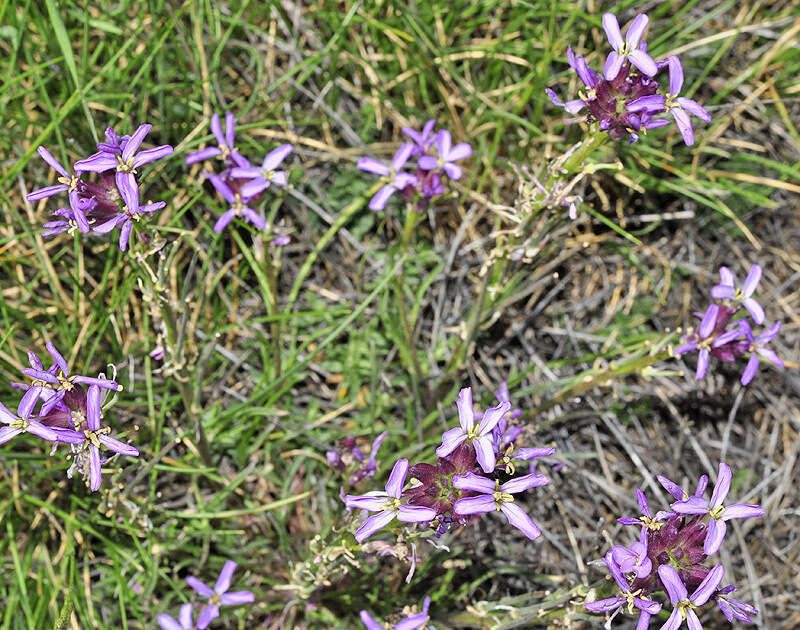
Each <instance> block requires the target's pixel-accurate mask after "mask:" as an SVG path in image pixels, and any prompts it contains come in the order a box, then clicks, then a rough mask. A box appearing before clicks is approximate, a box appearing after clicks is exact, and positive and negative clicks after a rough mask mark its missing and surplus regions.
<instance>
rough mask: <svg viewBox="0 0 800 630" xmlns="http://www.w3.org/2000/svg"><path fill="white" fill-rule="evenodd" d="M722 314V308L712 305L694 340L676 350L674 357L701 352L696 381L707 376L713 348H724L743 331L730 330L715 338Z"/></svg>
mask: <svg viewBox="0 0 800 630" xmlns="http://www.w3.org/2000/svg"><path fill="white" fill-rule="evenodd" d="M719 313H720V307H719V305H717V304H711V305H710V306H709V307H708V309H707V310H706V312H705V314H704V315H703V318H702V320H701V321H700V326H698V328H697V332H696V333H695V334H694V335H693V338H692V339H691V340H690V341H689V342H688V343H685V344H684V345H682V346H680V347H678V348H675V350H674V351H673V354H674V355H676V356H677V355H680V354H684V353H685V352H691V351H692V350H699V352H698V354H697V370H696V371H695V374H694V378H695V380H698V381H699V380H700V379H701V378H703V377H704V376H705V375H706V371H707V370H708V360H709V357H710V356H711V349H712V348H719V347H721V346H724V345H726V344H728V343H730V342H731V341H733V340H734V339H736V338H737V337H738V336H739V335H740V334H741V331H740V330H739V329H738V328H734V329H733V330H728V331H726V332H724V333H722V334H721V335H719V336H713V333H714V330H715V329H716V326H717V316H718V315H719Z"/></svg>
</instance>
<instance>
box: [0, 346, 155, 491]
mask: <svg viewBox="0 0 800 630" xmlns="http://www.w3.org/2000/svg"><path fill="white" fill-rule="evenodd" d="M46 347H47V351H48V353H49V354H50V356H51V357H52V358H53V365H52V366H50V367H49V368H47V369H45V368H44V365H42V362H41V360H40V359H39V357H38V356H37V355H36V353H34V352H32V351H30V350H29V351H28V361H29V363H30V368H25V369H24V370H22V373H23V374H24V375H25V376H27V377H28V378H30V379H31V380H32V382H31V384H30V385H28V384H25V383H11V386H12V387H14V388H15V389H18V390H21V391H24V392H25V393H24V394H23V396H22V399H21V400H20V402H19V405H17V413H16V414H14V413H12V412H11V411H9V410H8V409H7V408H6V407H5V406H4V405H2V404H0V422H2V423H3V424H4V425H5V426H1V427H0V444H4V443H5V442H8V441H9V440H11V439H12V438H14V437H16V436H17V435H20V434H21V433H30V434H32V435H35V436H36V437H38V438H40V439H43V440H46V441H48V442H52V444H53V453H55V450H56V449H57V447H58V446H59V445H61V444H65V445H69V448H70V452H71V456H72V458H73V463H72V466H70V468H69V470H68V471H67V476H68V477H70V478H72V475H73V474H74V473H75V472H76V471H77V472H78V473H80V474H81V475H82V476H83V477H84V478H85V479H86V480H87V482H88V485H89V487H90V488H91V490H92V491H93V492H94V491H97V490H99V489H100V485H101V483H102V478H101V467H102V464H103V463H104V462H106V461H108V458H101V456H100V455H101V448H104V449H106V450H109V451H113V452H114V453H119V454H120V455H127V456H128V457H136V456H138V455H139V451H138V450H136V449H135V448H134V447H132V446H130V445H128V444H125V443H124V442H120V441H119V440H117V439H115V438H112V437H111V436H110V435H109V433H111V428H110V427H108V426H102V423H101V421H102V418H103V411H102V399H103V397H104V396H103V395H102V394H101V389H102V390H103V391H104V392H107V391H109V390H110V391H119V390H121V389H122V387H120V386H119V385H118V384H117V383H116V382H115V381H113V380H110V379H107V378H105V377H103V376H102V375H101V376H99V377H97V378H95V377H90V376H81V375H79V374H70V370H69V366H68V365H67V362H66V360H65V359H64V357H63V356H62V355H61V353H60V352H59V351H58V350H56V348H55V346H54V345H53V344H52V343H48V344H47V346H46ZM84 386H86V387H87V389H84ZM40 402H41V405H39V409H38V411H37V410H36V406H37V404H39V403H40Z"/></svg>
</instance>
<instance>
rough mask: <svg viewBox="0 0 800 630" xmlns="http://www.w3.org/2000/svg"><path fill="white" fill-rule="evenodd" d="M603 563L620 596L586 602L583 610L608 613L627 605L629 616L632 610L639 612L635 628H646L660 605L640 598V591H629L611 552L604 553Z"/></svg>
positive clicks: (659, 609)
mask: <svg viewBox="0 0 800 630" xmlns="http://www.w3.org/2000/svg"><path fill="white" fill-rule="evenodd" d="M603 561H604V562H605V563H606V566H607V567H608V570H609V571H610V572H611V577H613V578H614V582H616V583H617V586H618V587H619V590H620V594H619V595H617V596H616V597H609V598H608V599H601V600H598V601H596V602H586V603H585V604H584V605H583V606H584V608H586V609H587V610H591V611H592V612H608V611H611V610H616V609H617V608H620V607H622V606H625V605H626V604H627V606H628V613H629V614H633V609H634V608H638V609H639V611H640V614H639V623H638V624H637V625H636V628H637V629H640V628H647V626H648V623H649V621H650V616H651V615H657V614H658V613H659V612H661V604H659V603H658V602H654V601H652V600H650V599H647V598H645V597H640V596H641V595H642V589H637V590H635V591H631V587H630V585H629V584H628V580H626V579H625V576H624V575H622V570H621V569H620V568H619V566H618V565H617V563H616V562H615V561H614V557H613V552H611V551H609V552H608V553H606V556H605V558H603Z"/></svg>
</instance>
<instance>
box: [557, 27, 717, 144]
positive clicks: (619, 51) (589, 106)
mask: <svg viewBox="0 0 800 630" xmlns="http://www.w3.org/2000/svg"><path fill="white" fill-rule="evenodd" d="M648 23H649V18H648V17H647V16H646V15H644V14H639V15H637V16H636V18H634V20H633V22H632V23H631V26H630V28H629V29H628V31H627V33H626V35H625V39H624V40H623V38H622V33H621V31H620V28H619V23H618V22H617V18H616V16H614V14H612V13H606V14H605V15H603V29H604V30H605V33H606V36H607V37H608V41H609V43H610V44H611V47H612V48H613V51H612V52H611V53H609V54H608V57H607V58H606V63H605V68H604V71H603V74H602V75H601V74H598V73H596V72H595V71H594V70H593V69H592V68H590V67H589V65H588V64H587V63H586V59H585V58H584V57H581V56H577V55H575V53H574V51H573V50H572V48H571V47H569V48H568V49H567V62H568V63H569V65H570V67H571V68H572V69H573V70H575V72H576V74H577V75H578V78H579V79H580V80H581V82H582V83H583V85H584V89H583V90H582V91H581V92H579V94H578V98H577V99H574V100H570V101H567V102H566V103H562V102H561V101H560V100H559V98H558V96H557V95H556V93H555V92H554V91H553V90H551V89H549V88H548V89H547V90H546V92H547V95H548V96H549V97H550V100H551V101H552V102H553V104H554V105H556V106H558V107H563V108H564V109H565V110H566V111H567V112H568V113H570V114H577V113H578V112H580V111H581V110H583V109H584V108H585V109H586V111H587V112H588V117H589V119H590V120H592V121H596V122H598V123H599V129H600V130H601V131H607V132H608V135H609V136H610V137H611V138H614V139H615V140H618V139H621V138H624V137H626V136H627V137H628V138H629V140H628V142H629V144H630V143H632V142H636V141H637V140H638V139H639V136H640V134H642V133H645V132H646V131H647V130H648V129H655V128H657V127H664V126H666V125H668V124H669V122H670V121H669V120H668V119H665V118H657V117H656V116H658V115H659V114H665V113H669V114H670V115H671V116H672V118H673V119H674V120H675V124H676V125H677V126H678V129H679V131H680V132H681V135H682V136H683V139H684V142H685V143H686V144H687V145H691V144H694V132H693V130H692V124H691V120H690V118H689V115H690V114H691V115H694V116H696V117H698V118H700V119H701V120H703V121H705V122H710V121H711V115H710V114H709V113H708V112H707V111H706V110H705V109H703V108H702V107H701V106H700V105H699V104H697V103H696V102H695V101H693V100H691V99H688V98H684V97H681V96H679V93H680V90H681V88H682V87H683V67H682V66H681V62H680V60H679V59H678V58H677V57H676V56H674V55H670V56H669V57H667V58H666V59H665V60H664V61H660V62H656V61H654V60H653V59H652V58H651V57H650V56H649V55H648V54H647V43H646V42H645V40H644V33H645V31H646V30H647V26H648ZM664 67H668V68H669V90H668V91H667V92H665V93H663V94H659V89H660V87H661V86H660V85H659V83H658V82H657V81H656V80H655V78H654V77H655V76H656V75H657V73H658V71H659V70H661V69H662V68H664Z"/></svg>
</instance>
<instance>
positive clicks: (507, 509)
mask: <svg viewBox="0 0 800 630" xmlns="http://www.w3.org/2000/svg"><path fill="white" fill-rule="evenodd" d="M548 483H549V480H548V479H547V477H546V476H544V475H536V474H530V475H524V476H522V477H517V478H516V479H511V480H510V481H506V482H505V483H504V484H503V485H500V482H499V481H492V480H491V479H488V478H486V477H481V476H479V475H476V474H475V473H467V474H466V475H456V476H454V477H453V487H454V488H458V489H459V490H472V491H473V492H480V493H481V495H480V496H477V497H467V498H465V499H459V500H458V501H456V503H455V505H454V506H453V511H454V512H455V513H456V514H457V515H459V516H469V515H470V514H483V513H486V512H494V511H495V510H500V511H501V512H502V513H503V514H505V515H506V518H507V519H508V522H509V524H510V525H513V526H514V527H516V528H517V529H518V530H520V531H521V532H522V533H523V534H525V535H526V536H527V537H528V538H530V539H531V540H534V539H536V538H538V537H539V536H540V535H541V533H542V532H541V530H540V529H539V528H538V527H537V526H536V524H535V523H534V522H533V520H531V517H530V516H528V515H527V514H526V513H525V511H524V510H523V509H522V508H521V507H519V506H518V505H517V504H516V503H515V502H514V497H513V496H512V495H514V494H516V493H518V492H522V491H523V490H528V489H529V488H538V487H539V486H546V485H547V484H548Z"/></svg>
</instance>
